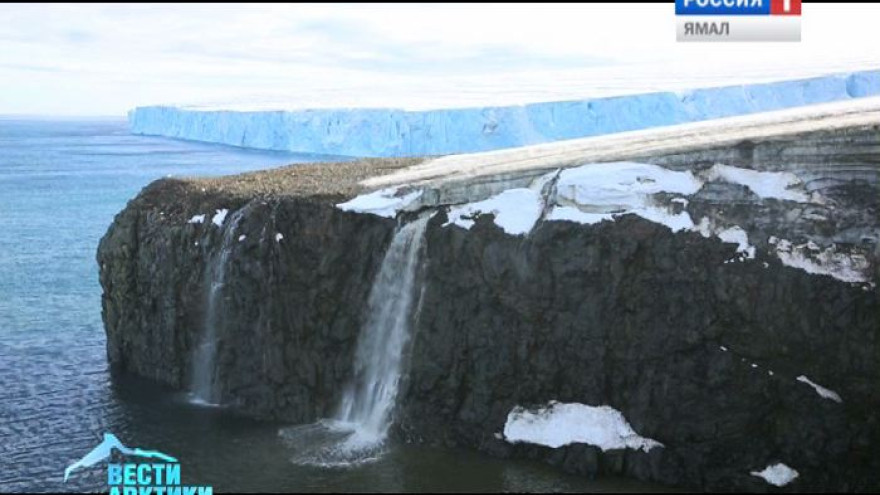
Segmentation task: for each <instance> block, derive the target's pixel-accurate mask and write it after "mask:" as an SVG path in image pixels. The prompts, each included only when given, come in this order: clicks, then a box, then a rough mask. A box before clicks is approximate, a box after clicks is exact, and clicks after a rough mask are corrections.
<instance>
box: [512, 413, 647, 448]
mask: <svg viewBox="0 0 880 495" xmlns="http://www.w3.org/2000/svg"><path fill="white" fill-rule="evenodd" d="M504 438H505V440H506V441H507V442H509V443H518V442H526V443H533V444H538V445H545V446H547V447H551V448H558V447H562V446H565V445H569V444H572V443H585V444H589V445H594V446H596V447H599V448H600V449H602V450H603V451H605V450H611V449H623V448H630V449H638V450H643V451H645V452H647V451H649V450H651V449H652V448H654V447H662V446H663V444H661V443H659V442H657V441H655V440H651V439H649V438H644V437H641V436H639V435H638V434H637V433H636V432H635V431H633V429H632V427H631V426H630V424H629V423H628V422H627V421H626V419H625V418H624V417H623V414H621V413H620V411H618V410H616V409H614V408H612V407H610V406H598V407H593V406H587V405H584V404H578V403H560V402H557V401H550V403H549V404H548V405H547V406H546V407H542V408H539V409H537V410H535V411H530V410H527V409H525V408H523V407H521V406H516V407H514V408H513V409H512V410H511V411H510V413H509V414H508V415H507V422H506V423H505V425H504Z"/></svg>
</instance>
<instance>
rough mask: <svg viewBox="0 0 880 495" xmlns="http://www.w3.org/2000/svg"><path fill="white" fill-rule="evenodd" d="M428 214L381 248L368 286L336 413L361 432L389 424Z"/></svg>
mask: <svg viewBox="0 0 880 495" xmlns="http://www.w3.org/2000/svg"><path fill="white" fill-rule="evenodd" d="M428 218H429V217H427V216H424V217H422V218H419V219H418V220H415V221H413V222H411V223H409V224H406V225H404V226H403V227H401V228H400V229H399V230H398V231H397V233H396V234H395V235H394V239H393V240H392V241H391V245H390V246H389V247H388V251H387V252H386V253H385V258H384V259H383V260H382V266H381V268H380V269H379V273H378V275H377V276H376V280H375V281H374V283H373V288H372V290H371V291H370V297H369V300H368V303H367V311H368V312H369V314H368V320H367V323H366V326H365V327H364V328H363V330H362V331H361V333H360V336H359V337H358V345H357V350H356V352H355V363H354V370H355V379H354V380H353V382H352V383H351V384H350V385H349V386H348V388H347V390H346V392H345V394H344V396H343V399H342V403H341V405H340V407H339V411H338V412H337V414H336V419H337V420H338V421H343V422H346V423H351V424H353V425H357V426H356V428H357V429H358V430H359V431H360V432H362V433H363V434H364V435H366V436H368V437H375V438H376V439H377V440H381V439H383V438H384V437H385V434H386V433H387V431H388V427H389V426H390V424H391V412H392V409H393V408H394V401H395V399H396V397H397V386H398V383H399V382H400V375H401V372H402V369H401V362H402V360H403V353H404V349H405V347H406V344H407V343H408V342H409V338H410V327H411V325H410V323H411V320H412V316H413V314H412V313H413V311H412V309H413V301H414V300H415V299H416V293H415V292H416V291H415V288H414V283H415V280H416V278H417V276H418V273H417V272H418V266H419V252H420V251H421V246H422V240H423V239H424V233H425V227H426V226H427V224H428Z"/></svg>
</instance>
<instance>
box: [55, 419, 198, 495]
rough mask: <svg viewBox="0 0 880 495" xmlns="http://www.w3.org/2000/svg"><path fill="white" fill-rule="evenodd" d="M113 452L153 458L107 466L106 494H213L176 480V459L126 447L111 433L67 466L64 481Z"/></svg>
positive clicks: (177, 477)
mask: <svg viewBox="0 0 880 495" xmlns="http://www.w3.org/2000/svg"><path fill="white" fill-rule="evenodd" d="M114 449H115V450H117V451H119V452H121V453H122V454H125V455H127V456H136V457H143V458H145V459H157V461H149V462H142V463H131V462H127V463H123V464H118V463H112V462H108V463H107V486H108V487H109V488H110V495H138V494H144V493H148V494H149V493H155V494H156V495H213V492H214V489H213V487H211V486H210V485H203V486H189V485H183V484H182V483H181V481H180V464H179V463H178V462H177V459H175V458H174V457H171V456H170V455H168V454H164V453H162V452H159V451H158V450H145V449H141V448H137V447H135V448H131V447H127V446H126V445H125V444H123V443H122V442H120V441H119V439H118V438H116V435H114V434H112V433H104V440H102V441H101V443H99V444H98V445H97V446H96V447H95V448H93V449H92V450H91V451H90V452H89V453H88V454H86V455H84V456H83V457H82V459H80V460H78V461H76V462H74V463H73V464H71V465H69V466H67V469H65V470H64V482H65V483H66V482H67V479H68V478H70V473H72V472H73V471H74V470H76V469H79V468H84V467H91V466H94V465H95V464H97V463H99V462H101V461H104V460H109V459H110V456H111V455H113V450H114Z"/></svg>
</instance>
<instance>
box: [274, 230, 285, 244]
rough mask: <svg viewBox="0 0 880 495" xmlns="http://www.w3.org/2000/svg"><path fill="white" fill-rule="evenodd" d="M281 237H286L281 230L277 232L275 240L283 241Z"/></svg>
mask: <svg viewBox="0 0 880 495" xmlns="http://www.w3.org/2000/svg"><path fill="white" fill-rule="evenodd" d="M281 239H284V235H282V234H281V233H280V232H279V233H277V234H275V242H281Z"/></svg>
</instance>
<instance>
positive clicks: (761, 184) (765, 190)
mask: <svg viewBox="0 0 880 495" xmlns="http://www.w3.org/2000/svg"><path fill="white" fill-rule="evenodd" d="M703 177H704V178H705V179H706V180H707V181H708V180H720V181H724V182H730V183H733V184H740V185H743V186H746V187H748V188H749V189H751V191H752V192H753V193H755V194H757V195H758V196H760V197H762V198H774V199H784V200H789V201H797V202H800V203H806V202H808V201H809V200H810V197H809V196H808V195H807V194H806V192H805V191H803V190H797V189H793V188H800V189H803V186H804V183H803V181H802V180H801V179H800V178H798V176H796V175H794V174H792V173H791V172H761V171H758V170H749V169H747V168H739V167H731V166H729V165H723V164H720V163H719V164H716V165H714V166H713V167H712V168H710V169H709V170H707V171H706V172H704V173H703Z"/></svg>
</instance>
